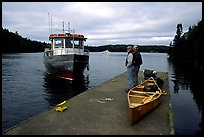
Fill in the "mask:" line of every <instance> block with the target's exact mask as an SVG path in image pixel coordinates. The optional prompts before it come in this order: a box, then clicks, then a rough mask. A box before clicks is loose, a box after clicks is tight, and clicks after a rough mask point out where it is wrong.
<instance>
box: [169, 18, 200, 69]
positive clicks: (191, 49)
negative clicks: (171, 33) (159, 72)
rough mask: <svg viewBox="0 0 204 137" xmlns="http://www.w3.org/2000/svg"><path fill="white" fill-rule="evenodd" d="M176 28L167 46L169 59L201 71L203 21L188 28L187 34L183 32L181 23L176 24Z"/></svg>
mask: <svg viewBox="0 0 204 137" xmlns="http://www.w3.org/2000/svg"><path fill="white" fill-rule="evenodd" d="M176 28H177V30H176V35H175V37H174V39H173V42H171V43H170V46H169V47H170V48H169V53H168V54H169V59H170V60H171V61H173V62H174V63H177V64H185V65H187V66H188V67H193V68H194V69H196V70H199V71H202V68H203V65H202V59H203V57H202V54H203V48H202V47H203V34H202V30H203V21H202V20H201V21H199V22H198V23H197V24H196V25H193V26H189V29H188V31H187V32H183V27H182V24H181V23H180V24H177V26H176Z"/></svg>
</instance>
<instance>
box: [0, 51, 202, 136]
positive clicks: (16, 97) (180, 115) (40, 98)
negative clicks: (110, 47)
mask: <svg viewBox="0 0 204 137" xmlns="http://www.w3.org/2000/svg"><path fill="white" fill-rule="evenodd" d="M141 54H142V57H143V65H142V66H141V69H140V70H143V69H145V68H147V69H154V70H156V71H163V72H168V73H169V79H170V80H169V83H170V90H171V98H172V105H173V106H172V107H173V112H174V126H175V133H176V134H198V133H201V132H202V133H203V131H202V130H201V125H203V122H202V120H201V118H202V111H201V110H202V109H200V108H199V107H200V106H199V105H198V104H199V103H201V104H202V102H200V100H199V101H198V99H196V98H197V97H196V94H194V92H196V90H197V89H193V88H191V87H190V84H189V83H188V82H187V83H186V82H185V79H183V78H182V73H179V72H177V71H178V70H175V67H174V66H173V65H172V64H171V63H169V62H168V60H167V54H165V53H141ZM125 57H126V53H119V52H118V53H112V54H108V55H106V54H101V53H96V52H91V53H90V60H89V64H90V70H89V71H86V72H85V76H84V77H83V78H82V79H79V80H78V81H74V82H72V83H71V82H69V81H66V80H61V79H56V78H55V79H54V78H52V77H50V76H48V75H47V74H46V73H45V67H44V64H43V53H20V54H3V55H2V131H4V130H6V129H8V128H11V127H12V126H14V125H16V124H19V123H20V122H22V121H24V120H26V119H28V118H30V117H32V116H34V115H36V114H38V113H40V112H42V111H45V110H48V109H49V108H51V107H53V106H55V105H56V104H58V103H60V102H62V101H64V100H66V99H69V98H71V97H73V96H75V95H77V94H80V93H81V92H86V90H87V89H88V88H92V87H95V86H97V85H99V84H101V83H103V82H105V81H107V80H110V79H111V78H113V77H115V76H117V75H119V74H121V73H123V72H126V67H125V66H124V62H125ZM181 72H182V71H181ZM180 74H181V75H180ZM194 90H195V91H194ZM198 106H199V107H198Z"/></svg>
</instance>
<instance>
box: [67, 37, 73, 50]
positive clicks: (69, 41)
mask: <svg viewBox="0 0 204 137" xmlns="http://www.w3.org/2000/svg"><path fill="white" fill-rule="evenodd" d="M71 41H72V39H71V38H66V39H65V48H72V46H73V44H72V42H71Z"/></svg>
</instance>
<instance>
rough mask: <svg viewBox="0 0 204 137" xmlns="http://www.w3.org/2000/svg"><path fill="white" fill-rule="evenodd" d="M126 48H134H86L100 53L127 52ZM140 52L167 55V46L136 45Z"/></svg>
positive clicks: (111, 46)
mask: <svg viewBox="0 0 204 137" xmlns="http://www.w3.org/2000/svg"><path fill="white" fill-rule="evenodd" d="M127 46H132V47H133V46H134V45H131V44H116V45H102V46H86V47H85V48H86V49H88V50H89V51H90V52H102V51H105V50H108V51H110V52H127ZM138 47H139V51H140V52H159V53H168V50H169V46H165V45H138Z"/></svg>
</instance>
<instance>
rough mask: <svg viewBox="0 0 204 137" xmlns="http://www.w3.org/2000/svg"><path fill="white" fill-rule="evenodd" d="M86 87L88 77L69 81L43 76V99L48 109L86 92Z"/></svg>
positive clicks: (84, 76)
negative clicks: (46, 102) (47, 104)
mask: <svg viewBox="0 0 204 137" xmlns="http://www.w3.org/2000/svg"><path fill="white" fill-rule="evenodd" d="M88 86H89V76H88V75H82V76H80V77H79V78H77V80H73V81H70V80H65V79H61V78H57V77H54V76H51V75H48V74H47V73H45V74H44V84H43V87H44V98H45V100H47V101H48V102H49V106H50V107H51V106H55V105H56V104H59V103H60V102H62V101H64V100H67V99H69V98H71V97H74V96H76V95H78V94H80V93H82V92H84V91H86V90H87V89H88Z"/></svg>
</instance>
